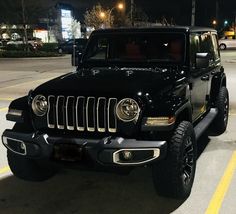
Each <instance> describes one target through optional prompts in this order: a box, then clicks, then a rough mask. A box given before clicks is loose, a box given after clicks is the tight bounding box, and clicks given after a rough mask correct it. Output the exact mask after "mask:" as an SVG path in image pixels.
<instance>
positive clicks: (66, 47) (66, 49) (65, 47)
mask: <svg viewBox="0 0 236 214" xmlns="http://www.w3.org/2000/svg"><path fill="white" fill-rule="evenodd" d="M87 41H88V40H87V39H82V38H80V39H70V40H68V41H66V42H63V43H61V44H59V45H58V48H57V51H58V53H60V54H61V53H69V54H72V53H73V48H74V47H75V49H76V51H78V50H83V49H84V48H85V46H86V44H87Z"/></svg>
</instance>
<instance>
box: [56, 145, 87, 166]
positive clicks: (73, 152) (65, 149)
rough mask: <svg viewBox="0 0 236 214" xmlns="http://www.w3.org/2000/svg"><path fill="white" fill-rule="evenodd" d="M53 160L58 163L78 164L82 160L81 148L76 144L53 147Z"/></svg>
mask: <svg viewBox="0 0 236 214" xmlns="http://www.w3.org/2000/svg"><path fill="white" fill-rule="evenodd" d="M53 158H54V159H55V160H58V161H67V162H79V161H81V160H82V159H83V148H82V147H81V146H80V145H77V144H68V143H67V144H66V143H60V144H56V145H54V148H53Z"/></svg>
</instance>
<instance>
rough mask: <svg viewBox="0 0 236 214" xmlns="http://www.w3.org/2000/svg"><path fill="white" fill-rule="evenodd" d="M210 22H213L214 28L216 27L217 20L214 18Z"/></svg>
mask: <svg viewBox="0 0 236 214" xmlns="http://www.w3.org/2000/svg"><path fill="white" fill-rule="evenodd" d="M212 24H213V26H214V28H215V29H216V25H217V21H216V20H215V19H214V20H213V21H212Z"/></svg>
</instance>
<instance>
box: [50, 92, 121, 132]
mask: <svg viewBox="0 0 236 214" xmlns="http://www.w3.org/2000/svg"><path fill="white" fill-rule="evenodd" d="M116 105H117V98H105V97H98V98H95V97H84V96H78V97H74V96H67V97H65V96H53V95H50V96H48V112H47V124H48V127H49V128H52V129H54V128H57V129H67V130H77V131H81V132H82V131H88V132H95V131H98V132H107V131H108V132H111V133H115V132H116V131H117V117H116V111H115V109H116Z"/></svg>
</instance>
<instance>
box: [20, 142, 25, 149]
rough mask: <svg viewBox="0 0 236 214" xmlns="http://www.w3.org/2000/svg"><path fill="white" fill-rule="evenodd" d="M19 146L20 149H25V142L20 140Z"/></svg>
mask: <svg viewBox="0 0 236 214" xmlns="http://www.w3.org/2000/svg"><path fill="white" fill-rule="evenodd" d="M20 148H21V149H22V150H24V151H25V150H26V146H25V144H24V143H23V142H22V143H21V144H20Z"/></svg>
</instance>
